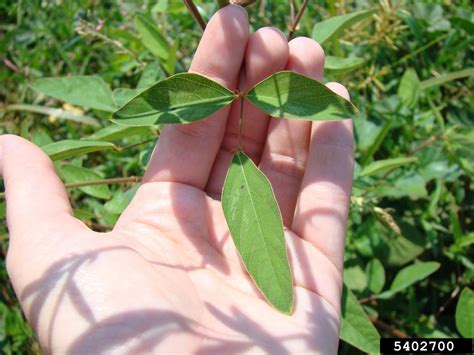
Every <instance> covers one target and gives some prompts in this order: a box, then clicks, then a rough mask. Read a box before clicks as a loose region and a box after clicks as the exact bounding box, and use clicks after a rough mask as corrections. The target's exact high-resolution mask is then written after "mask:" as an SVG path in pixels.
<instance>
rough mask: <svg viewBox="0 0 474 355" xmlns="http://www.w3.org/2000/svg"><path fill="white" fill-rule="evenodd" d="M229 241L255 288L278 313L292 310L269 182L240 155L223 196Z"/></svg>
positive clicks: (282, 243) (285, 258)
mask: <svg viewBox="0 0 474 355" xmlns="http://www.w3.org/2000/svg"><path fill="white" fill-rule="evenodd" d="M222 207H223V210H224V215H225V218H226V220H227V224H228V226H229V230H230V233H231V235H232V239H233V240H234V244H235V246H236V248H237V250H238V251H239V253H240V256H241V257H242V260H243V262H244V264H245V267H246V268H247V271H248V272H249V274H250V276H251V277H252V279H253V280H254V281H255V284H256V285H257V287H258V288H259V289H260V291H261V292H262V294H263V295H264V296H265V298H266V299H267V300H268V302H269V303H270V304H272V305H273V306H274V307H275V308H277V309H278V310H279V311H281V312H283V313H286V314H289V313H291V312H292V309H293V282H292V276H291V271H290V266H289V263H288V255H287V251H286V246H285V236H284V233H283V223H282V219H281V213H280V210H279V208H278V204H277V202H276V200H275V195H274V193H273V190H272V187H271V185H270V182H269V181H268V179H267V178H266V177H265V175H263V173H262V172H261V171H260V170H258V168H257V167H256V166H255V164H254V163H253V162H252V160H251V159H250V158H249V157H247V155H245V154H244V153H242V152H237V153H235V154H234V157H233V159H232V163H231V165H230V168H229V171H228V173H227V177H226V180H225V183H224V189H223V192H222Z"/></svg>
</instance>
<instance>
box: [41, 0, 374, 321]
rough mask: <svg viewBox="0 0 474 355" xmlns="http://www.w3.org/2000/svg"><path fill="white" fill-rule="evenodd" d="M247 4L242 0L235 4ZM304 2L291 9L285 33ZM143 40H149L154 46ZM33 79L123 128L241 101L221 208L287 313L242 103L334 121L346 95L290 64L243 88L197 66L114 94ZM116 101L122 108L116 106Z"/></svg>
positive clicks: (185, 119) (284, 267) (59, 152)
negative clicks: (246, 142) (248, 150)
mask: <svg viewBox="0 0 474 355" xmlns="http://www.w3.org/2000/svg"><path fill="white" fill-rule="evenodd" d="M224 3H225V1H223V2H221V5H222V6H224V5H225V4H224ZM235 3H239V2H235ZM251 3H252V1H247V2H245V3H242V4H241V5H249V4H251ZM306 3H307V2H304V3H303V6H302V7H301V9H300V11H299V13H298V14H297V15H295V20H294V21H293V23H292V26H291V29H290V34H289V36H288V37H289V38H290V37H291V35H292V33H293V32H294V30H295V28H296V26H297V23H298V21H299V18H301V15H302V13H303V11H304V9H305V6H306ZM185 4H186V5H187V7H188V9H189V10H190V12H191V14H193V16H194V17H195V19H196V21H197V22H198V23H199V24H202V23H203V21H202V19H201V18H200V17H199V14H198V13H197V12H196V11H197V10H196V8H195V7H194V4H193V2H192V1H185ZM371 13H372V12H363V13H356V14H355V15H353V16H346V17H343V18H336V19H335V21H334V19H333V21H330V22H329V24H328V26H326V27H325V26H323V27H322V28H321V32H322V33H324V34H325V35H326V36H329V37H330V36H331V35H332V34H333V33H336V32H340V31H343V30H344V29H345V28H347V27H349V26H350V25H351V24H352V23H354V22H356V21H358V20H360V19H362V18H365V17H366V16H368V15H370V14H371ZM135 25H136V27H137V29H139V31H140V32H141V33H142V37H143V38H144V39H148V41H151V42H155V44H156V43H160V42H162V41H161V40H160V37H159V36H157V33H154V32H153V26H152V25H151V24H149V23H148V22H147V20H146V19H144V18H143V17H141V16H138V17H137V18H136V21H135ZM203 26H205V25H203ZM318 33H319V31H318ZM148 44H149V45H148V46H147V47H150V48H156V46H154V45H152V44H150V43H149V42H148ZM152 52H154V53H156V56H157V57H158V58H163V59H166V58H164V56H166V53H167V52H166V51H160V50H153V51H152ZM174 64H175V61H174V62H173V63H172V64H171V65H170V62H169V61H168V60H167V61H166V64H165V65H164V69H165V71H167V72H168V73H172V72H173V70H172V69H170V68H174ZM32 86H33V88H35V89H36V90H38V91H42V92H45V93H49V94H53V96H57V97H60V98H63V99H65V100H66V101H69V102H72V103H74V104H77V105H84V104H88V105H89V106H90V103H91V102H93V106H94V108H96V109H99V110H106V111H114V112H113V114H112V117H111V120H112V121H113V122H115V123H117V124H118V125H119V126H122V127H125V128H124V129H125V130H130V129H137V128H141V127H149V126H151V127H153V126H157V125H163V124H189V123H193V122H197V121H200V120H204V119H206V118H208V117H209V116H211V115H212V114H214V113H216V112H217V111H219V110H221V109H222V108H224V107H225V106H227V105H230V104H232V103H233V102H234V101H236V100H240V123H239V127H240V129H239V136H238V147H237V149H236V151H235V152H234V155H233V158H232V161H231V163H230V166H229V170H228V172H227V176H226V179H225V182H224V186H223V190H222V208H223V211H224V216H225V218H226V221H227V225H228V227H229V231H230V234H231V236H232V239H233V241H234V244H235V247H236V248H237V250H238V252H239V254H240V256H241V259H242V261H243V263H244V265H245V267H246V269H247V271H248V273H249V275H250V277H251V278H252V280H253V281H254V283H255V285H256V286H257V288H258V289H259V290H260V291H261V293H262V295H263V296H264V297H265V299H266V300H267V301H268V302H269V303H270V304H271V305H272V306H273V307H275V308H276V309H277V310H279V311H280V312H282V313H285V314H291V313H292V310H293V280H292V273H291V270H290V265H289V261H288V254H287V249H286V245H285V240H284V231H283V222H282V217H281V212H280V209H279V207H278V203H277V201H276V199H275V194H274V192H273V190H272V187H271V184H270V182H269V180H268V179H267V178H266V176H265V175H264V174H263V173H262V171H260V170H259V168H258V167H257V166H256V165H255V164H254V163H253V162H252V160H251V159H250V158H249V157H248V156H247V155H246V154H245V151H244V150H243V146H242V134H241V132H242V127H243V125H244V124H245V118H246V117H245V112H244V105H243V103H244V100H248V101H250V102H251V103H253V104H254V105H255V106H256V107H258V108H259V109H260V110H262V111H264V112H265V113H266V114H268V115H270V116H272V117H278V118H282V119H303V120H340V119H347V118H350V117H353V116H354V114H355V113H356V112H357V109H356V107H355V106H354V105H353V104H352V103H351V102H350V101H348V100H346V99H345V98H343V97H341V96H339V95H337V94H336V93H334V92H333V91H332V90H330V89H329V88H327V87H326V86H325V85H324V84H323V83H321V82H319V81H317V80H314V79H312V78H309V77H306V76H303V75H300V74H297V73H294V72H290V71H280V72H277V73H275V74H273V75H271V76H269V77H268V78H265V79H264V80H262V81H261V82H259V83H257V84H256V85H255V86H254V87H252V88H250V89H248V90H245V91H242V92H241V91H231V90H229V89H227V88H226V87H224V86H222V85H221V84H219V83H217V82H215V81H213V80H211V79H209V78H207V77H205V76H202V75H199V74H196V73H178V74H175V75H171V76H169V77H168V78H165V79H162V80H160V81H158V82H156V83H154V84H153V85H151V86H149V87H148V88H146V89H139V88H137V89H136V90H135V91H134V90H129V91H125V92H121V93H120V94H116V92H115V91H114V93H113V94H112V95H111V94H110V89H109V88H108V86H107V85H106V84H105V83H103V81H101V79H100V78H98V77H93V79H91V78H90V77H80V76H78V77H73V78H46V79H40V80H38V81H36V82H35V83H34V84H33V85H32ZM88 86H94V87H95V89H94V90H88V88H87V87H88ZM78 88H81V89H80V90H81V92H80V93H75V91H76V90H78ZM97 88H99V90H97ZM114 94H115V95H114ZM130 97H131V98H130ZM117 106H121V107H119V108H118V109H116V108H117ZM119 130H120V128H119ZM43 149H44V150H45V151H46V152H47V153H48V154H49V156H50V157H51V158H52V159H53V160H58V159H64V158H69V157H73V156H76V155H78V154H85V153H89V152H93V151H98V150H107V149H115V150H118V151H120V150H121V148H119V147H116V146H115V145H114V144H113V143H111V142H103V141H94V140H84V141H61V142H58V143H53V144H50V145H48V146H45V147H43Z"/></svg>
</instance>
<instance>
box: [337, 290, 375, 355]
mask: <svg viewBox="0 0 474 355" xmlns="http://www.w3.org/2000/svg"><path fill="white" fill-rule="evenodd" d="M341 306H342V307H341V308H342V309H341V313H342V314H341V332H340V338H341V339H342V340H344V341H345V342H346V343H349V344H351V345H353V346H355V347H356V348H358V349H360V350H362V351H363V352H365V353H378V351H379V342H380V335H379V334H378V332H377V329H375V327H374V325H373V324H372V322H371V321H370V320H369V318H368V317H367V315H366V314H365V312H364V309H363V308H362V306H361V305H360V304H359V301H358V300H357V298H356V297H355V296H354V294H353V293H352V292H351V290H349V289H348V288H347V287H346V285H344V287H343V289H342V299H341Z"/></svg>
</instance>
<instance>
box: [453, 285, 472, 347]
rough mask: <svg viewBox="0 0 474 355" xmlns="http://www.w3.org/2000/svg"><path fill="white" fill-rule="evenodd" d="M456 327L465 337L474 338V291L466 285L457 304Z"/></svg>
mask: <svg viewBox="0 0 474 355" xmlns="http://www.w3.org/2000/svg"><path fill="white" fill-rule="evenodd" d="M456 328H458V331H459V333H461V335H462V336H463V337H465V338H474V292H472V290H471V289H470V288H468V287H465V288H464V290H462V292H461V296H459V301H458V304H457V306H456Z"/></svg>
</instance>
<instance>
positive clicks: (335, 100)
mask: <svg viewBox="0 0 474 355" xmlns="http://www.w3.org/2000/svg"><path fill="white" fill-rule="evenodd" d="M246 97H247V99H248V100H250V101H251V102H252V103H253V104H254V105H255V106H257V107H258V108H259V109H261V110H262V111H265V112H266V113H268V114H269V115H271V116H274V117H280V118H300V119H307V120H325V121H329V120H340V119H346V118H351V117H352V116H353V115H354V114H355V113H356V112H357V109H356V107H355V106H354V105H353V104H352V103H351V102H350V101H348V100H346V99H344V98H343V97H341V96H339V95H337V94H336V93H335V92H333V91H332V90H331V89H329V88H327V87H326V85H324V84H322V83H320V82H318V81H317V80H314V79H311V78H308V77H306V76H303V75H300V74H296V73H294V72H291V71H281V72H278V73H276V74H273V75H271V76H269V77H268V78H266V79H264V80H263V81H261V82H260V83H258V84H257V85H255V86H254V87H253V88H252V89H251V90H250V91H249V92H248V93H247V96H246Z"/></svg>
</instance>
